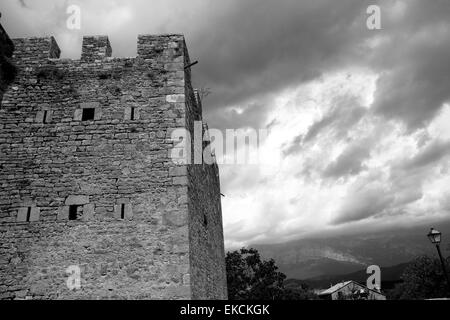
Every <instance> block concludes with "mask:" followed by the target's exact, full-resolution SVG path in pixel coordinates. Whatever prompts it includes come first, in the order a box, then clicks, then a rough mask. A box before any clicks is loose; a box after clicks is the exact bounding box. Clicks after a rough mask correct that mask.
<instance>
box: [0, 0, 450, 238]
mask: <svg viewBox="0 0 450 320" xmlns="http://www.w3.org/2000/svg"><path fill="white" fill-rule="evenodd" d="M70 4H78V5H80V7H81V10H82V11H81V14H82V24H81V30H68V29H67V28H66V19H67V15H66V8H67V7H68V6H69V5H70ZM371 4H378V5H379V6H380V7H381V27H382V29H381V30H369V29H368V28H367V26H366V20H367V18H368V14H367V13H366V9H367V7H368V6H369V5H371ZM0 11H1V12H2V14H3V16H2V18H1V23H2V24H3V26H4V27H5V29H6V30H7V31H8V32H9V34H10V35H11V37H29V36H43V35H54V36H55V38H56V40H57V42H58V43H59V46H60V47H61V49H62V56H63V57H70V58H78V57H79V56H80V52H81V37H82V36H83V35H93V34H105V35H109V38H110V41H111V45H112V47H113V55H114V56H117V57H123V56H134V55H135V54H136V37H137V34H146V33H149V34H158V33H183V34H185V36H186V41H187V44H188V48H189V52H190V56H191V59H192V60H199V61H200V63H199V64H198V65H196V66H195V67H193V68H194V69H193V72H194V82H195V85H196V86H197V87H208V88H211V90H212V94H211V95H209V96H208V97H207V98H206V99H205V101H204V113H205V118H206V119H207V121H208V123H209V126H210V128H219V129H225V128H230V129H237V128H255V129H261V128H267V129H269V135H268V137H267V139H266V140H265V142H264V143H263V144H262V146H261V150H262V152H263V153H264V154H268V155H270V156H271V157H273V159H277V160H278V161H274V162H273V163H272V164H270V163H269V164H265V165H250V166H249V165H247V166H246V165H240V166H236V165H222V166H221V168H220V169H221V183H222V193H224V194H225V195H226V197H225V198H222V199H223V202H222V205H223V215H224V227H225V238H226V245H227V246H228V247H232V246H237V245H243V244H249V243H255V242H264V243H271V242H279V241H285V240H289V239H294V238H297V237H302V236H307V235H310V234H317V233H319V234H325V235H327V234H330V233H331V232H342V233H344V232H346V233H350V232H355V231H363V230H375V229H383V228H389V227H392V226H399V225H402V226H403V225H414V224H419V223H423V222H424V221H430V222H431V221H436V220H440V219H445V218H447V217H450V188H449V186H450V161H449V159H450V157H449V156H450V105H449V102H450V1H449V0H403V1H401V0H398V1H396V0H386V1H376V0H373V1H361V0H276V1H275V0H271V1H269V0H227V1H218V0H216V1H212V0H191V1H182V0H169V1H168V0H161V1H148V0H133V1H131V0H130V1H120V0H96V1H92V0H89V1H87V0H86V1H56V0H54V1H50V0H33V1H29V0H1V7H0Z"/></svg>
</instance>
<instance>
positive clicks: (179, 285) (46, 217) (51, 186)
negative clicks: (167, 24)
mask: <svg viewBox="0 0 450 320" xmlns="http://www.w3.org/2000/svg"><path fill="white" fill-rule="evenodd" d="M13 42H14V46H15V51H14V55H13V57H12V62H13V63H14V64H15V65H16V66H17V68H18V76H17V77H16V79H15V80H14V81H13V82H12V83H11V84H10V85H9V87H8V89H7V90H6V92H5V94H4V97H3V101H2V106H1V108H0V298H1V299H192V298H194V299H226V297H227V289H226V275H225V254H224V245H223V230H222V213H221V203H220V185H219V173H218V168H217V165H186V166H180V165H176V164H175V163H173V162H172V160H171V159H170V157H169V156H170V150H171V148H172V147H173V146H174V143H176V142H174V141H171V139H170V132H171V131H172V130H175V129H178V128H185V129H187V130H189V131H191V132H192V131H193V121H197V120H201V107H200V102H199V99H198V97H196V95H195V93H194V90H193V89H192V86H191V79H190V77H191V73H190V70H189V68H187V69H185V66H186V65H188V64H189V63H190V60H189V55H188V51H187V48H186V44H185V41H184V37H183V36H182V35H160V36H150V35H143V36H139V37H138V44H137V46H138V48H137V52H138V55H137V57H133V58H113V57H112V49H111V45H110V42H109V40H108V38H107V37H105V36H96V37H85V38H84V39H83V48H82V55H81V59H79V60H65V59H60V58H59V55H60V49H59V47H58V45H57V43H56V41H55V39H54V38H53V37H47V38H26V39H15V40H13ZM73 265H75V266H79V267H80V270H81V288H80V289H78V290H70V289H69V287H68V286H67V280H68V278H69V274H67V273H66V270H67V268H68V267H70V266H73Z"/></svg>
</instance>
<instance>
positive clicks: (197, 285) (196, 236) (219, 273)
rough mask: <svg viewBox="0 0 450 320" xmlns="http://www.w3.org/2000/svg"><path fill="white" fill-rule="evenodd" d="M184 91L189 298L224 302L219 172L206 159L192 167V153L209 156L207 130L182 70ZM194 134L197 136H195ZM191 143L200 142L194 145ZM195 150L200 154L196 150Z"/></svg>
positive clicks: (193, 158)
mask: <svg viewBox="0 0 450 320" xmlns="http://www.w3.org/2000/svg"><path fill="white" fill-rule="evenodd" d="M185 59H186V61H185V64H186V65H189V64H190V62H191V61H190V60H189V55H188V53H187V51H186V52H185ZM185 90H186V94H185V96H186V107H187V110H188V112H187V114H186V117H187V118H186V127H187V128H188V129H189V132H190V136H191V150H192V154H191V164H190V165H189V166H188V167H187V176H188V208H189V244H190V247H189V249H190V266H191V272H190V277H191V283H192V284H191V289H192V296H193V298H194V299H208V298H213V299H222V300H224V299H227V279H226V268H225V248H224V239H223V226H222V207H221V199H220V197H221V193H220V181H219V168H218V166H217V164H216V163H215V159H214V163H213V164H210V163H211V162H210V161H208V159H203V160H204V161H203V164H196V163H195V156H194V154H195V152H196V151H197V152H198V151H200V152H201V153H202V154H203V153H205V154H207V155H210V154H211V150H210V148H209V147H208V146H209V137H208V135H207V134H206V136H205V132H206V131H207V127H206V124H205V123H204V122H203V120H202V106H201V99H200V97H199V96H198V93H197V92H195V91H194V90H193V89H192V85H191V72H190V69H189V68H188V69H186V77H185ZM195 126H197V130H195V129H194V128H195ZM196 132H199V133H200V136H196V135H197V133H196ZM204 138H206V139H204ZM195 139H197V141H202V142H201V143H199V144H195ZM203 140H205V141H203ZM199 147H201V148H200V149H201V150H196V148H199ZM211 159H213V157H212V158H211Z"/></svg>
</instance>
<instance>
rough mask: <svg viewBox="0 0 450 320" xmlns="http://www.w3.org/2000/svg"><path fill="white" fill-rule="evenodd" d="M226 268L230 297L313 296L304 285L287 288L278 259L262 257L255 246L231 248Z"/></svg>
mask: <svg viewBox="0 0 450 320" xmlns="http://www.w3.org/2000/svg"><path fill="white" fill-rule="evenodd" d="M226 268H227V285H228V298H229V299H232V300H298V299H308V298H311V297H312V295H311V294H309V293H308V292H307V290H305V289H304V288H296V289H288V288H285V286H284V280H285V279H286V276H285V275H284V274H283V273H281V272H278V271H277V270H278V267H277V266H276V264H275V261H274V260H273V259H270V260H268V261H263V260H261V256H260V254H259V252H258V251H257V250H256V249H246V248H242V249H240V250H239V251H233V252H228V253H227V255H226Z"/></svg>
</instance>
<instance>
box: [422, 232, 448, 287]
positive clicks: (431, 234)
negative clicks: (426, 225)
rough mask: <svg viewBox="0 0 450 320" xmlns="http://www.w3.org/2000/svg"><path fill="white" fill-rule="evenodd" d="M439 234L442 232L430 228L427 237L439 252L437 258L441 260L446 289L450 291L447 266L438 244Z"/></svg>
mask: <svg viewBox="0 0 450 320" xmlns="http://www.w3.org/2000/svg"><path fill="white" fill-rule="evenodd" d="M441 235H442V233H440V232H439V231H437V230H435V229H433V228H431V230H430V232H429V233H428V234H427V237H428V239H430V241H431V243H432V244H435V245H436V249H437V252H438V254H439V259H440V260H441V264H442V271H443V272H444V275H445V278H446V279H447V285H448V289H449V292H450V279H449V277H448V273H447V268H446V267H445V263H444V258H442V253H441V246H440V244H441Z"/></svg>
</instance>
